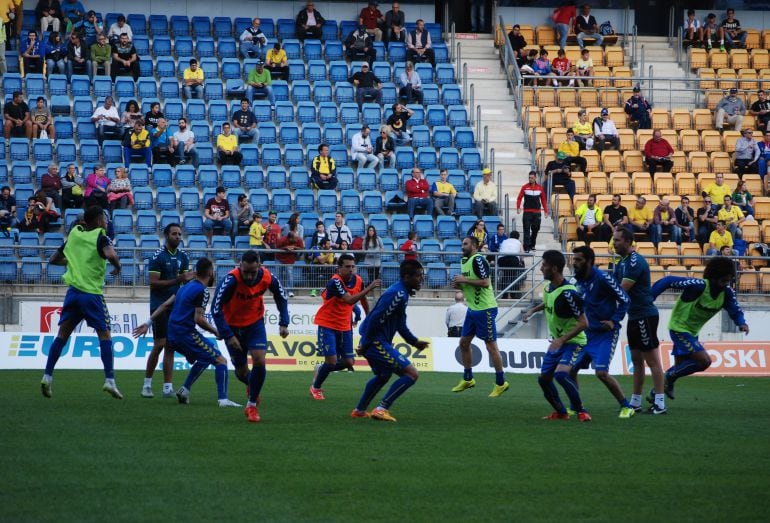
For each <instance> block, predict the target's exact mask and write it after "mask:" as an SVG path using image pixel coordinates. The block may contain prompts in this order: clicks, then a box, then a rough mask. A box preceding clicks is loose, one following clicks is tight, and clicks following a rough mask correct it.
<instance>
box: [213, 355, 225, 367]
mask: <svg viewBox="0 0 770 523" xmlns="http://www.w3.org/2000/svg"><path fill="white" fill-rule="evenodd" d="M214 362H215V363H216V364H217V365H227V360H226V359H225V358H224V356H217V359H215V360H214Z"/></svg>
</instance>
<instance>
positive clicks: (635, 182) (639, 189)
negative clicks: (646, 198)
mask: <svg viewBox="0 0 770 523" xmlns="http://www.w3.org/2000/svg"><path fill="white" fill-rule="evenodd" d="M631 190H632V191H633V192H634V194H647V193H651V192H652V177H651V176H650V173H648V172H644V171H637V172H635V173H633V174H631Z"/></svg>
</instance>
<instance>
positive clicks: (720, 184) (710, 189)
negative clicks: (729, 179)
mask: <svg viewBox="0 0 770 523" xmlns="http://www.w3.org/2000/svg"><path fill="white" fill-rule="evenodd" d="M732 194H733V191H732V189H730V187H728V186H727V184H726V183H725V175H724V174H721V173H719V174H717V177H716V181H714V182H712V183H710V184H708V186H706V188H705V189H704V190H703V193H702V195H703V197H704V198H705V197H706V196H709V197H710V198H711V201H712V202H714V205H716V206H717V207H719V208H721V207H722V203H721V202H723V201H724V199H725V196H732Z"/></svg>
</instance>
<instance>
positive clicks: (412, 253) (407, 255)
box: [398, 231, 420, 261]
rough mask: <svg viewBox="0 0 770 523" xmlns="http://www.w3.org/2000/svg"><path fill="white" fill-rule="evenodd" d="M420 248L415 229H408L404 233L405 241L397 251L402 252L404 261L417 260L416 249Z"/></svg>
mask: <svg viewBox="0 0 770 523" xmlns="http://www.w3.org/2000/svg"><path fill="white" fill-rule="evenodd" d="M419 248H420V244H419V241H418V238H417V233H416V232H415V231H409V233H408V234H407V235H406V241H405V242H404V243H402V244H401V247H399V248H398V250H399V251H401V252H403V253H404V261H406V260H415V261H416V260H417V251H418V250H419Z"/></svg>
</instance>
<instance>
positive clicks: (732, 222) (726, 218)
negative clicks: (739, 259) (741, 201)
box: [717, 196, 746, 238]
mask: <svg viewBox="0 0 770 523" xmlns="http://www.w3.org/2000/svg"><path fill="white" fill-rule="evenodd" d="M723 201H724V205H723V206H722V208H721V209H719V212H718V213H717V219H718V220H720V221H723V222H725V225H726V226H727V230H728V231H729V232H730V234H731V235H732V236H733V238H743V230H741V228H740V227H739V225H740V224H742V223H743V222H745V221H746V217H745V216H744V215H743V211H742V210H741V208H740V207H738V206H737V205H733V198H732V196H725V198H724V200H723Z"/></svg>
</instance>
